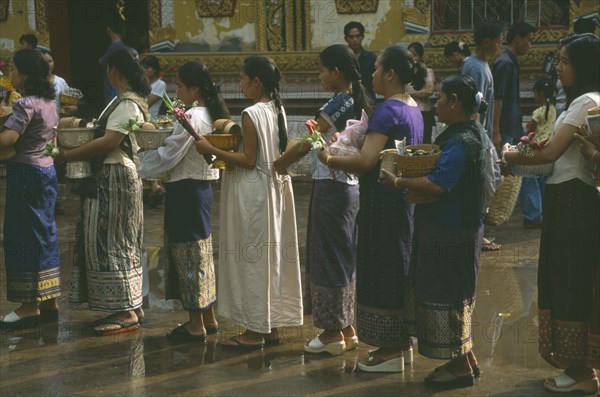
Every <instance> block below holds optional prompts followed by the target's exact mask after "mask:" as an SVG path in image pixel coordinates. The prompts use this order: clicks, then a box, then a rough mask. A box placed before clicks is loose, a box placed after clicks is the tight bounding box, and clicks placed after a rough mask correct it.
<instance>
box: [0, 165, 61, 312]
mask: <svg viewBox="0 0 600 397" xmlns="http://www.w3.org/2000/svg"><path fill="white" fill-rule="evenodd" d="M56 183H57V182H56V171H55V170H54V166H51V167H38V166H35V165H29V164H22V163H9V164H8V169H7V177H6V185H7V186H6V213H5V218H4V257H5V262H6V279H7V282H6V284H7V299H8V300H9V301H12V302H20V303H32V302H42V301H45V300H48V299H52V298H56V297H58V296H60V269H59V264H60V257H59V253H58V240H57V235H56V225H55V223H54V206H55V204H56V192H57V190H56V189H57V185H56Z"/></svg>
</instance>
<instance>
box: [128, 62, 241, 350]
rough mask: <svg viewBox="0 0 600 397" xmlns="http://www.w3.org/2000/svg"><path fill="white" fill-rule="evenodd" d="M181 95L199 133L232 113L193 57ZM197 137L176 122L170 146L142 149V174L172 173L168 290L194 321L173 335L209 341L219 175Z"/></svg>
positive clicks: (213, 325) (182, 71) (182, 72)
mask: <svg viewBox="0 0 600 397" xmlns="http://www.w3.org/2000/svg"><path fill="white" fill-rule="evenodd" d="M176 82H177V97H178V98H179V99H180V100H181V101H182V102H183V103H184V104H185V105H186V108H187V109H188V110H187V111H186V114H187V115H188V116H189V117H190V120H191V124H192V126H193V127H194V129H195V130H196V132H198V133H199V134H202V135H205V134H209V133H210V132H211V131H212V125H213V121H214V120H218V119H223V118H229V111H228V109H227V106H226V105H225V102H223V98H222V97H221V94H220V93H219V90H218V88H217V87H216V86H215V84H214V82H213V80H212V77H211V76H210V73H209V72H208V69H207V68H206V66H205V65H204V64H202V63H200V62H198V61H191V62H188V63H186V64H184V65H183V66H181V67H180V68H179V70H178V72H177V80H176ZM193 143H194V139H193V138H192V136H191V135H190V134H189V133H188V132H187V131H186V130H185V129H184V128H183V127H182V126H181V124H179V123H176V124H175V128H174V130H173V134H172V135H171V136H169V137H168V138H167V139H166V140H165V144H164V146H162V147H160V148H158V150H152V151H148V152H144V153H141V154H140V158H141V165H140V167H139V169H138V173H139V175H140V177H141V178H149V177H152V176H155V175H158V174H163V173H165V172H166V173H167V177H166V179H164V183H165V189H166V198H165V245H164V246H165V249H166V254H167V265H166V269H165V290H166V291H165V292H166V298H167V299H179V300H180V301H181V302H182V304H183V308H184V309H185V310H187V312H188V315H189V321H188V322H186V323H185V324H183V325H180V326H178V327H176V328H175V329H173V330H172V331H171V332H170V333H169V334H168V335H167V337H168V338H170V339H179V340H197V341H206V336H207V334H212V333H216V332H217V331H218V327H217V320H216V319H215V315H214V310H213V308H214V304H215V302H216V300H217V289H216V277H215V269H214V263H213V251H212V237H211V219H212V216H211V209H212V199H213V192H212V187H211V181H215V180H217V179H219V170H217V169H213V168H211V167H210V165H209V164H207V162H206V160H204V158H203V157H202V156H201V155H200V154H198V152H197V151H196V150H195V149H194V145H193Z"/></svg>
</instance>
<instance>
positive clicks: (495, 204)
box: [485, 176, 522, 226]
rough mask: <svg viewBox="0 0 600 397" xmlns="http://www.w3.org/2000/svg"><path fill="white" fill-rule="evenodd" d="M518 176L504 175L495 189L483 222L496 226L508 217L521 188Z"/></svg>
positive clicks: (520, 179) (513, 208)
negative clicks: (500, 183)
mask: <svg viewBox="0 0 600 397" xmlns="http://www.w3.org/2000/svg"><path fill="white" fill-rule="evenodd" d="M521 181H522V178H521V177H520V176H505V177H504V181H503V182H502V185H500V187H499V188H498V190H496V194H494V197H493V198H492V202H491V203H490V208H489V211H488V213H487V215H486V217H485V223H486V224H487V225H490V226H498V225H501V224H503V223H504V222H506V221H507V220H509V219H510V217H511V215H512V213H513V211H514V210H515V205H516V204H517V199H518V198H519V191H520V190H521Z"/></svg>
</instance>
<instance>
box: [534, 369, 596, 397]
mask: <svg viewBox="0 0 600 397" xmlns="http://www.w3.org/2000/svg"><path fill="white" fill-rule="evenodd" d="M552 381H554V383H552ZM544 387H545V388H546V389H548V390H550V391H553V392H557V393H571V392H583V393H586V394H593V393H598V378H591V379H584V380H580V381H576V380H575V379H573V378H571V377H570V376H569V375H567V374H565V373H564V372H563V373H561V374H560V375H558V376H556V377H554V378H548V379H546V380H545V381H544Z"/></svg>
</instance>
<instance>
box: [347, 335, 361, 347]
mask: <svg viewBox="0 0 600 397" xmlns="http://www.w3.org/2000/svg"><path fill="white" fill-rule="evenodd" d="M344 342H346V351H350V350H355V349H356V348H357V347H358V336H356V335H354V336H348V337H346V338H344Z"/></svg>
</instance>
